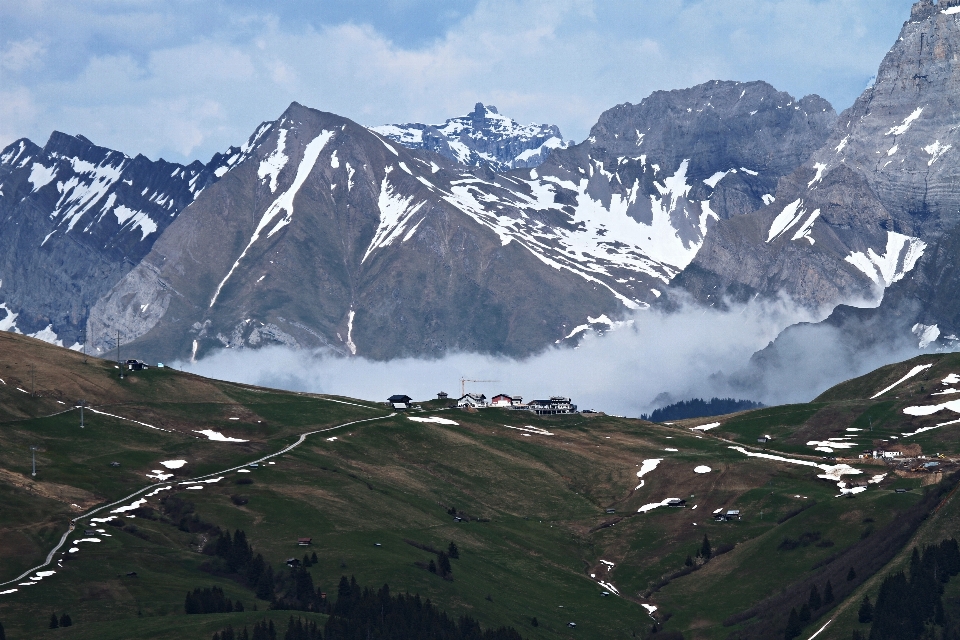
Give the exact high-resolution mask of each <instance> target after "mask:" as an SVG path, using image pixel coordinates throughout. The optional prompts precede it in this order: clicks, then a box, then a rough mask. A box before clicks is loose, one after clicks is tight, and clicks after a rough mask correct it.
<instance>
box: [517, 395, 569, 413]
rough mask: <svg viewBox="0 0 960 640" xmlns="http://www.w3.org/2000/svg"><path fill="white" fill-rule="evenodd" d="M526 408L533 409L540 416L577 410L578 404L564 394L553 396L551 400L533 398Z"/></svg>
mask: <svg viewBox="0 0 960 640" xmlns="http://www.w3.org/2000/svg"><path fill="white" fill-rule="evenodd" d="M526 408H527V411H532V412H534V413H535V414H537V415H538V416H552V415H557V414H562V413H576V412H577V405H575V404H572V403H571V402H570V398H564V397H563V396H551V397H550V399H549V400H531V401H530V404H528V405H527V407H526Z"/></svg>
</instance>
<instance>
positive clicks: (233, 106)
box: [0, 0, 912, 162]
mask: <svg viewBox="0 0 960 640" xmlns="http://www.w3.org/2000/svg"><path fill="white" fill-rule="evenodd" d="M911 4H912V3H911V1H910V0H829V1H825V0H608V1H604V0H594V1H591V0H471V1H462V2H458V1H456V0H448V1H444V0H384V1H381V2H372V1H369V0H354V1H351V2H344V1H343V0H340V1H336V2H334V1H330V0H287V1H284V0H278V1H275V2H269V3H265V2H256V1H254V0H238V1H235V2H222V1H221V2H218V1H217V0H72V1H71V2H62V1H60V0H19V1H18V2H3V3H0V145H6V144H8V143H9V142H12V141H13V140H14V139H16V138H19V137H22V136H26V137H29V138H31V139H33V140H34V141H35V142H38V143H41V144H42V143H43V142H44V141H45V140H46V138H47V136H49V134H50V132H51V131H52V130H54V129H59V130H61V131H65V132H67V133H81V134H83V135H85V136H87V137H88V138H90V139H91V140H93V141H94V142H96V143H97V144H102V145H105V146H109V147H112V148H115V149H120V150H122V151H124V152H126V153H128V154H131V155H135V154H137V153H143V154H145V155H147V156H148V157H151V158H158V157H164V158H166V159H168V160H172V161H179V162H184V161H190V160H193V159H201V160H203V161H206V160H208V159H209V157H210V156H211V155H212V154H213V153H214V152H216V151H219V150H223V149H225V148H226V147H228V146H230V145H231V144H240V143H242V142H243V141H244V140H245V139H246V138H247V137H248V136H249V135H250V133H251V132H252V131H253V129H254V128H255V127H256V125H257V124H259V123H260V122H262V121H264V120H272V119H274V118H276V117H277V116H278V115H279V114H280V113H281V112H282V111H283V110H284V109H285V108H286V106H287V105H288V104H289V103H290V102H292V101H294V100H296V101H298V102H301V103H302V104H305V105H307V106H310V107H314V108H317V109H322V110H326V111H333V112H336V113H339V114H341V115H344V116H347V117H349V118H352V119H354V120H356V121H358V122H360V123H361V124H365V125H377V124H383V123H390V122H410V121H420V122H442V121H443V120H445V119H446V118H449V117H453V116H456V115H461V114H464V113H467V112H468V111H469V110H471V109H472V107H473V104H474V103H475V102H477V101H481V102H484V103H486V104H495V105H496V106H497V107H498V108H499V110H500V112H501V113H504V114H506V115H509V116H511V117H514V118H516V119H517V120H520V121H521V122H524V123H528V122H547V123H550V124H556V125H558V126H559V127H560V129H561V131H562V132H563V134H564V135H565V136H566V137H567V138H572V139H575V140H578V141H579V140H582V139H583V138H584V137H586V135H587V133H588V131H589V129H590V126H591V125H592V124H593V123H594V122H596V120H597V117H598V116H599V114H600V113H601V112H602V111H603V110H605V109H607V108H609V107H612V106H614V105H616V104H619V103H623V102H639V101H640V100H642V99H643V98H644V97H645V96H647V95H649V94H650V93H651V92H652V91H655V90H658V89H676V88H682V87H687V86H691V85H694V84H697V83H700V82H705V81H707V80H712V79H731V80H744V81H747V80H766V81H768V82H770V83H771V84H773V85H774V86H775V87H777V88H778V89H780V90H783V91H789V92H790V93H792V94H794V95H796V96H798V97H799V96H802V95H805V94H808V93H819V94H820V95H822V96H823V97H825V98H827V99H828V100H830V101H831V102H832V103H833V104H834V106H835V107H836V108H837V109H838V110H840V109H842V108H845V107H847V106H849V105H850V104H852V102H853V100H854V99H855V98H856V97H857V95H859V94H860V92H861V91H862V90H863V88H864V86H865V85H866V83H867V81H868V80H869V79H870V77H871V76H872V75H873V74H874V73H875V72H876V68H877V66H878V65H879V63H880V61H881V59H882V58H883V55H884V54H885V53H886V51H887V50H888V49H889V48H890V46H891V45H892V44H893V42H894V41H895V39H896V37H897V34H898V32H899V30H900V27H901V25H902V23H903V21H904V20H906V19H907V17H908V15H909V11H910V5H911Z"/></svg>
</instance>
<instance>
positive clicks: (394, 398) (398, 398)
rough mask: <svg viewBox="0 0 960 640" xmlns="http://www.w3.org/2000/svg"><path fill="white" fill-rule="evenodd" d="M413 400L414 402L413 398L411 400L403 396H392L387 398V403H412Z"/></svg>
mask: <svg viewBox="0 0 960 640" xmlns="http://www.w3.org/2000/svg"><path fill="white" fill-rule="evenodd" d="M411 400H413V398H411V397H410V396H401V395H396V396H390V397H389V398H387V402H410V401H411Z"/></svg>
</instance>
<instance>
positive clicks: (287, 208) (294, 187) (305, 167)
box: [209, 130, 334, 307]
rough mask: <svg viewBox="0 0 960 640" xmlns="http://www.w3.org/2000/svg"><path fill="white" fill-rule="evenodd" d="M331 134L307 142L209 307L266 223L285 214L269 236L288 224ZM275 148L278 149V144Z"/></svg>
mask: <svg viewBox="0 0 960 640" xmlns="http://www.w3.org/2000/svg"><path fill="white" fill-rule="evenodd" d="M333 135H334V132H333V131H327V130H324V131H321V132H320V135H318V136H317V137H316V138H314V139H313V140H311V141H310V143H309V144H307V147H306V148H305V149H304V150H303V159H302V160H301V161H300V166H298V167H297V175H296V177H295V178H294V179H293V183H292V184H291V185H290V187H289V188H288V189H287V190H286V191H284V192H283V193H281V194H280V195H279V196H278V197H277V199H276V200H274V201H273V203H272V204H271V205H270V206H269V207H267V210H266V211H265V212H264V214H263V217H261V218H260V222H259V224H257V228H256V230H254V232H253V235H252V236H251V237H250V241H249V242H248V243H247V246H246V247H245V248H244V250H243V252H241V253H240V257H238V258H237V260H236V262H234V263H233V266H232V267H230V270H229V271H228V272H227V275H225V276H224V277H223V280H221V281H220V284H219V285H217V289H216V291H215V292H214V294H213V298H211V299H210V305H209V307H213V305H214V303H216V301H217V298H218V297H219V296H220V290H221V289H223V285H225V284H226V283H227V280H229V279H230V276H232V275H233V272H234V271H236V269H237V267H238V266H239V265H240V261H241V260H242V259H243V257H244V256H245V255H247V251H249V250H250V247H252V246H253V243H255V242H256V241H257V240H258V239H259V238H260V234H261V233H262V232H263V230H264V229H266V228H267V225H269V224H270V223H271V222H273V220H274V219H275V218H276V217H277V216H278V215H280V213H281V212H283V213H284V214H285V215H284V217H283V218H281V219H280V221H279V222H277V224H276V225H275V226H274V227H273V229H271V230H270V232H269V233H268V234H267V237H268V238H269V237H271V236H273V234H275V233H276V232H277V231H279V230H280V229H282V228H283V227H285V226H287V225H288V224H290V221H291V220H292V219H293V199H294V197H295V196H296V195H297V192H298V191H299V190H300V187H302V186H303V183H304V182H306V180H307V176H309V175H310V172H311V171H312V170H313V165H315V164H316V162H317V158H319V157H320V152H321V151H323V147H324V146H326V144H327V142H329V141H330V139H331V138H332V137H333ZM277 148H278V149H279V145H278V146H277ZM261 166H262V165H261ZM261 179H262V177H261Z"/></svg>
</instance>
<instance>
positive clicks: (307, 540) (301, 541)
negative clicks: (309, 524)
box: [297, 538, 313, 547]
mask: <svg viewBox="0 0 960 640" xmlns="http://www.w3.org/2000/svg"><path fill="white" fill-rule="evenodd" d="M312 542H313V538H297V544H298V545H300V546H301V547H309V546H310V544H311V543H312Z"/></svg>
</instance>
